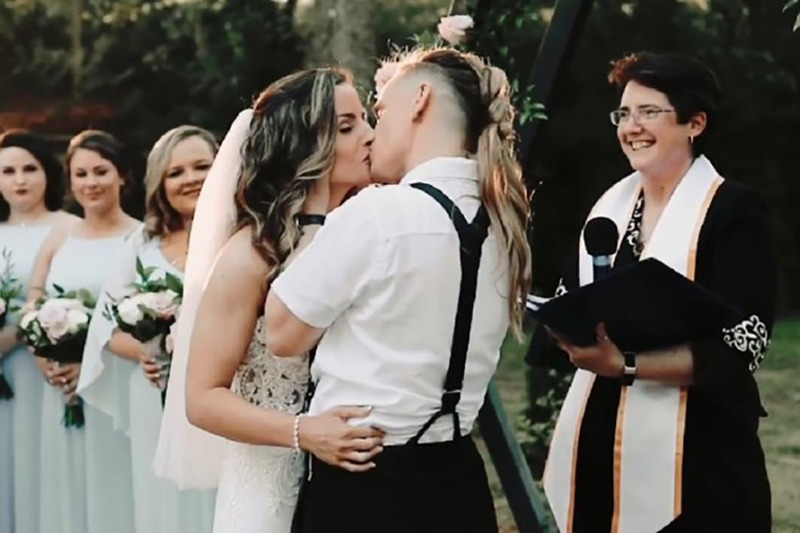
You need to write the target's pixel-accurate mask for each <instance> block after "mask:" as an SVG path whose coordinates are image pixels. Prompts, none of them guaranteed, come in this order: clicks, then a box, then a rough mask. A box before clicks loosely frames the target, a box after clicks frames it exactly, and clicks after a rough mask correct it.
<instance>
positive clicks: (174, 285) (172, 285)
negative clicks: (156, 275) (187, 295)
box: [165, 273, 183, 296]
mask: <svg viewBox="0 0 800 533" xmlns="http://www.w3.org/2000/svg"><path fill="white" fill-rule="evenodd" d="M165 281H166V285H167V288H168V289H169V290H171V291H172V292H175V293H177V294H178V295H180V296H182V295H183V282H181V279H180V278H179V277H178V276H176V275H174V274H170V273H167V275H166V278H165Z"/></svg>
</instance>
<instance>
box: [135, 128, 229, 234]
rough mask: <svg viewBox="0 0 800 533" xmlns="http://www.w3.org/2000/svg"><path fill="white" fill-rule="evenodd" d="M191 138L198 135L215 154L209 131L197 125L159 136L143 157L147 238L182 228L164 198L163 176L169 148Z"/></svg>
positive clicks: (170, 156) (214, 144)
mask: <svg viewBox="0 0 800 533" xmlns="http://www.w3.org/2000/svg"><path fill="white" fill-rule="evenodd" d="M191 137H200V138H201V139H203V140H204V141H205V142H206V143H207V144H208V147H209V148H211V152H212V153H213V154H214V155H215V156H216V155H217V150H218V149H219V146H218V145H217V141H216V139H215V138H214V135H212V134H211V132H209V131H206V130H204V129H203V128H199V127H197V126H178V127H177V128H173V129H171V130H169V131H168V132H166V133H165V134H164V135H162V136H161V137H160V138H159V139H158V140H157V141H156V142H155V144H154V145H153V148H152V149H151V150H150V154H148V156H147V172H146V173H145V176H144V191H145V209H146V211H145V215H144V224H145V231H146V232H147V235H148V237H150V238H153V237H161V236H164V235H166V234H167V233H171V232H174V231H179V230H182V229H184V228H183V219H182V217H181V216H180V214H178V212H177V211H175V209H174V208H173V207H172V205H170V203H169V200H167V193H166V191H165V190H164V180H165V179H166V177H167V169H168V167H169V161H170V159H171V158H172V151H173V150H175V147H176V146H177V145H178V144H180V143H181V142H183V141H185V140H186V139H189V138H191Z"/></svg>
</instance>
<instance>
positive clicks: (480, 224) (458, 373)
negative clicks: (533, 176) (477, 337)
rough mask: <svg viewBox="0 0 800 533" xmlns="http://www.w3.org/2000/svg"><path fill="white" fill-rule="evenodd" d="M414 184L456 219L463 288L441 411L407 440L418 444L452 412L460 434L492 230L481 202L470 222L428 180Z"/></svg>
mask: <svg viewBox="0 0 800 533" xmlns="http://www.w3.org/2000/svg"><path fill="white" fill-rule="evenodd" d="M411 186H412V187H414V188H415V189H418V190H420V191H422V192H424V193H426V194H427V195H428V196H430V197H431V198H433V199H434V200H436V202H438V203H439V205H441V206H442V208H443V209H444V210H445V211H446V212H447V214H448V216H450V219H451V220H452V221H453V225H454V226H455V228H456V232H458V240H459V242H460V243H461V288H460V290H459V294H458V308H457V309H458V310H457V311H456V320H455V322H456V323H455V329H454V330H453V341H452V344H451V347H450V364H449V366H448V368H447V377H446V378H445V381H444V392H443V393H442V400H441V406H440V407H439V410H438V411H436V412H435V413H434V414H433V416H431V417H430V418H429V419H428V421H427V422H425V425H423V426H422V428H421V429H420V430H419V432H418V433H417V434H416V435H415V436H414V437H413V438H412V439H411V440H410V441H408V444H418V443H419V439H420V438H421V437H422V436H423V435H424V434H425V432H426V431H428V429H429V428H430V427H431V426H432V425H433V423H434V422H436V421H437V420H438V419H439V418H440V417H441V416H443V415H453V440H456V439H457V438H459V437H461V424H460V420H459V418H458V411H457V409H456V408H457V406H458V402H459V401H460V400H461V388H462V386H463V385H464V370H465V367H466V365H467V349H468V347H469V335H470V330H471V329H472V315H473V311H474V308H475V292H476V290H477V287H478V267H479V265H480V262H481V248H482V246H483V241H485V240H486V235H487V234H488V231H489V214H488V213H487V212H486V208H485V207H484V206H483V205H481V207H480V208H479V209H478V213H477V215H475V219H474V220H473V221H472V223H471V224H470V223H468V222H467V220H466V219H465V218H464V215H463V214H462V213H461V211H460V210H459V209H458V207H456V206H455V204H454V203H453V202H452V201H451V200H450V198H448V197H447V196H446V195H445V194H444V193H442V191H440V190H439V189H437V188H436V187H434V186H432V185H429V184H427V183H413V184H412V185H411Z"/></svg>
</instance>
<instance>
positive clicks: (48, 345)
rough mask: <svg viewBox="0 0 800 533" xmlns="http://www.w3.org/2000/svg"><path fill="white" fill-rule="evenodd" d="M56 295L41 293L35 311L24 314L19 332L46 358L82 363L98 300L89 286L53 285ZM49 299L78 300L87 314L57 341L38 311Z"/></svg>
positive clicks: (61, 361)
mask: <svg viewBox="0 0 800 533" xmlns="http://www.w3.org/2000/svg"><path fill="white" fill-rule="evenodd" d="M53 291H54V294H53V296H42V297H40V298H39V299H38V300H36V302H35V309H36V310H35V311H31V312H29V313H27V314H26V315H25V316H23V317H22V320H21V321H20V324H19V332H20V335H21V336H22V338H23V340H24V341H25V343H26V344H27V345H28V346H29V347H30V348H32V349H33V351H34V353H35V354H36V355H38V356H40V357H45V358H47V359H50V360H51V361H55V362H57V363H80V362H81V361H82V359H83V347H84V345H85V344H86V333H87V331H88V329H89V321H90V320H91V316H92V310H93V309H94V306H95V305H96V303H97V302H96V300H95V298H94V296H93V295H92V293H91V292H89V291H88V290H86V289H77V290H71V291H67V290H64V288H63V287H61V286H60V285H58V284H55V283H54V284H53ZM50 300H75V301H77V302H79V303H80V308H74V309H73V310H75V311H79V312H81V313H83V314H84V315H85V316H86V320H85V323H83V324H82V325H81V327H80V329H78V331H74V332H69V333H67V334H65V335H64V336H63V337H61V338H59V339H58V340H53V339H51V337H50V336H48V331H47V326H46V324H43V323H42V322H41V321H40V319H39V312H40V311H41V309H42V306H44V305H45V304H46V303H47V302H48V301H50Z"/></svg>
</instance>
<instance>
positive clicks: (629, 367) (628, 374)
mask: <svg viewBox="0 0 800 533" xmlns="http://www.w3.org/2000/svg"><path fill="white" fill-rule="evenodd" d="M622 356H623V357H624V358H625V362H624V364H623V367H622V378H621V379H622V384H623V385H625V386H630V385H633V380H634V379H636V353H635V352H622Z"/></svg>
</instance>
